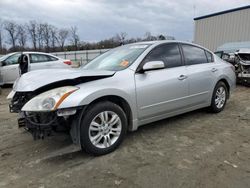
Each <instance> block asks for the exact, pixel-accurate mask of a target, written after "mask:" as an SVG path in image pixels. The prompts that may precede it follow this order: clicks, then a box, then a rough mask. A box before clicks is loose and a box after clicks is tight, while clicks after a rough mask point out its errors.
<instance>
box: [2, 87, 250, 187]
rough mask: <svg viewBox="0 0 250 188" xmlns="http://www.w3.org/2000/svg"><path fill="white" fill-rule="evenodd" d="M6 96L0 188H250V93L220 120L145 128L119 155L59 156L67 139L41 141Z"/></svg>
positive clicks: (200, 114) (237, 97)
mask: <svg viewBox="0 0 250 188" xmlns="http://www.w3.org/2000/svg"><path fill="white" fill-rule="evenodd" d="M9 91H10V89H9V88H7V89H6V88H5V89H3V91H2V94H1V95H0V187H11V188H14V187H41V188H44V187H124V188H128V187H143V188H144V187H145V188H147V187H150V188H151V187H170V188H172V187H190V188H194V187H211V188H214V187H233V188H234V187H237V188H241V187H250V88H246V87H238V88H237V89H236V91H235V93H234V94H233V95H232V97H231V98H230V101H229V102H228V104H227V106H226V108H225V110H224V111H223V112H221V113H219V114H211V113H207V112H206V110H198V111H195V112H191V113H187V114H184V115H181V116H177V117H174V118H170V119H166V120H163V121H159V122H156V123H152V124H149V125H146V126H143V127H140V128H139V129H138V131H136V132H133V133H129V134H128V135H127V138H126V139H125V141H124V142H123V144H122V145H121V146H120V147H119V148H118V149H117V150H116V151H115V152H113V153H111V154H108V155H105V156H101V157H93V156H90V155H88V154H86V153H84V152H81V151H77V152H69V153H66V154H62V153H60V154H57V152H55V151H58V150H60V149H61V148H64V147H65V146H67V145H68V144H70V139H69V137H67V136H65V135H60V136H54V137H49V138H47V139H46V140H38V141H33V139H32V136H31V135H30V134H29V133H27V132H26V131H24V130H23V129H18V128H17V122H16V114H10V113H9V112H8V102H7V100H6V99H5V98H6V95H7V93H8V92H9Z"/></svg>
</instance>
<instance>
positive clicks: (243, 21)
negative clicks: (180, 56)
mask: <svg viewBox="0 0 250 188" xmlns="http://www.w3.org/2000/svg"><path fill="white" fill-rule="evenodd" d="M242 41H250V9H244V10H239V11H235V12H230V13H226V14H221V15H216V16H212V17H207V18H203V19H198V20H195V32H194V42H195V43H197V44H200V45H202V46H204V47H206V48H208V49H210V50H212V51H215V50H216V49H217V47H218V46H220V45H222V44H224V43H227V42H242Z"/></svg>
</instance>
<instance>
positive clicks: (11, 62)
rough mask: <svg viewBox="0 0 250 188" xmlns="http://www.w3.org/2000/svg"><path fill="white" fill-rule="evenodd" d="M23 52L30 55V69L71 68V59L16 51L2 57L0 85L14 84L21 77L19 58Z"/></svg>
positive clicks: (0, 58)
mask: <svg viewBox="0 0 250 188" xmlns="http://www.w3.org/2000/svg"><path fill="white" fill-rule="evenodd" d="M21 54H25V55H27V57H28V63H29V71H32V70H38V69H57V68H70V67H71V65H72V62H71V61H70V60H65V59H61V58H59V57H56V56H54V55H51V54H48V53H42V52H14V53H10V54H7V55H5V56H2V57H0V85H2V84H13V83H14V82H15V80H16V79H17V78H18V77H19V65H18V58H19V57H20V56H21Z"/></svg>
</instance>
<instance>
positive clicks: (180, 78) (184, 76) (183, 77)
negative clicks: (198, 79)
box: [178, 74, 187, 80]
mask: <svg viewBox="0 0 250 188" xmlns="http://www.w3.org/2000/svg"><path fill="white" fill-rule="evenodd" d="M185 79H187V76H186V75H183V74H182V75H180V76H179V77H178V80H185Z"/></svg>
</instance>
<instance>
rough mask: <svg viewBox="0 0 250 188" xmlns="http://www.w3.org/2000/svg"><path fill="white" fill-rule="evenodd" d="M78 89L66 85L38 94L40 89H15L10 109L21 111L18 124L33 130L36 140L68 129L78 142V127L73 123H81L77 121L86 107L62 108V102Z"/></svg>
mask: <svg viewBox="0 0 250 188" xmlns="http://www.w3.org/2000/svg"><path fill="white" fill-rule="evenodd" d="M77 89H78V88H77V87H75V86H65V87H60V88H56V89H52V90H49V91H47V92H43V93H41V94H38V95H37V94H36V92H15V93H12V95H13V96H12V99H11V101H10V105H9V107H10V112H12V113H19V118H18V126H19V127H23V128H25V129H26V130H27V131H28V132H30V133H31V134H32V136H33V138H34V140H37V139H44V138H45V137H47V136H51V135H53V134H54V133H58V132H68V133H70V134H71V137H72V140H73V142H74V143H77V142H78V140H77V138H76V136H77V135H76V132H77V131H76V130H75V129H76V128H74V127H73V126H77V125H78V123H79V122H75V121H76V119H77V112H78V111H81V109H82V107H75V108H68V109H58V106H59V105H60V103H61V102H62V101H63V100H64V99H65V98H66V97H67V96H68V95H70V94H71V93H73V92H74V91H76V90H77ZM74 122H75V124H76V125H74Z"/></svg>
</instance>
